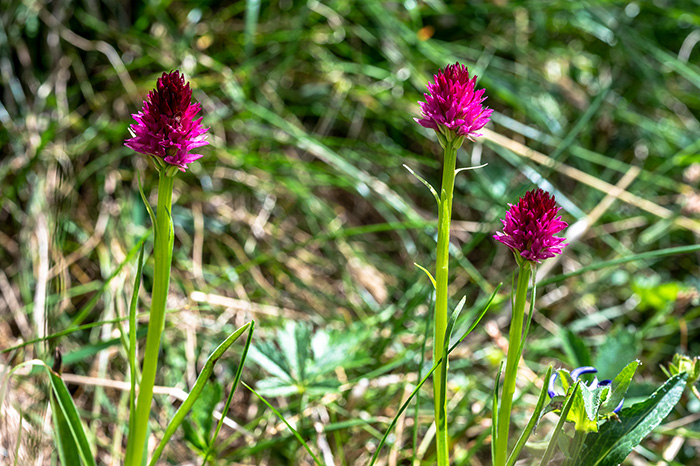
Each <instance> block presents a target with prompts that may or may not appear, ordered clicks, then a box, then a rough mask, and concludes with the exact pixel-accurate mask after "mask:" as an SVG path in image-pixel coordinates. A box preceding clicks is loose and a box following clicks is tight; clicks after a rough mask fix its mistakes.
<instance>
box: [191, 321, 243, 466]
mask: <svg viewBox="0 0 700 466" xmlns="http://www.w3.org/2000/svg"><path fill="white" fill-rule="evenodd" d="M254 330H255V321H254V320H251V321H250V329H249V330H248V338H246V341H245V346H244V347H243V353H242V354H241V360H240V361H239V362H238V367H237V368H236V376H235V377H234V379H233V385H232V386H231V391H230V392H229V394H228V398H227V399H226V404H225V405H224V409H223V411H221V418H220V419H219V422H218V423H217V424H216V429H215V430H214V435H212V437H211V440H210V441H209V449H208V450H207V453H206V454H205V455H204V461H202V464H203V465H205V464H207V460H208V459H209V456H210V455H211V454H212V452H213V451H214V444H215V443H216V438H217V437H218V436H219V432H220V431H221V427H222V426H223V425H224V416H226V414H227V413H228V410H229V408H230V406H231V401H232V400H233V394H234V393H235V391H236V388H237V387H238V383H239V382H240V381H241V374H242V373H243V364H245V360H246V358H247V357H248V349H249V348H250V343H251V342H252V341H253V331H254Z"/></svg>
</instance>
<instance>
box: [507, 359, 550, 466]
mask: <svg viewBox="0 0 700 466" xmlns="http://www.w3.org/2000/svg"><path fill="white" fill-rule="evenodd" d="M551 376H552V366H551V365H550V366H549V368H547V373H546V374H545V376H544V384H543V385H542V390H541V391H540V397H539V398H538V399H537V404H535V411H533V413H532V417H530V421H529V422H528V423H527V426H525V429H524V430H523V433H522V434H520V437H519V438H518V442H517V443H516V444H515V448H513V451H512V452H511V453H510V456H509V457H508V461H507V462H506V466H513V465H514V464H515V462H516V461H517V460H518V455H519V454H520V451H521V450H522V449H523V447H524V446H525V443H527V439H528V438H530V434H532V431H533V430H534V429H535V426H536V425H537V421H538V420H539V418H540V414H541V413H542V409H543V408H544V401H545V398H546V395H547V383H548V382H549V378H550V377H551Z"/></svg>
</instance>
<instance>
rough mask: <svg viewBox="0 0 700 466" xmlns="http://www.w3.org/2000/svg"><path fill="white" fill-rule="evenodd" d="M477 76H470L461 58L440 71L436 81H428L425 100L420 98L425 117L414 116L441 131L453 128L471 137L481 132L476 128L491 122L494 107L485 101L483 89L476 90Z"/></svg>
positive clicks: (435, 78) (421, 123)
mask: <svg viewBox="0 0 700 466" xmlns="http://www.w3.org/2000/svg"><path fill="white" fill-rule="evenodd" d="M476 78H477V77H476V76H474V77H472V78H471V79H470V78H469V71H468V70H467V67H466V66H464V65H460V64H459V62H458V63H455V64H454V65H449V66H447V67H446V68H445V69H444V70H440V71H438V74H436V75H434V76H433V79H434V81H435V82H434V83H428V86H427V87H428V94H424V96H425V102H418V104H419V105H420V107H421V110H422V112H423V118H420V119H419V118H414V120H416V122H418V123H419V124H420V125H421V126H423V127H425V128H429V129H434V130H435V131H437V132H438V133H440V132H452V133H453V134H455V135H457V136H463V137H466V138H467V139H469V140H471V141H473V140H474V138H476V137H477V136H481V135H480V134H479V133H477V131H479V130H480V129H481V128H483V127H484V125H486V123H488V122H489V120H490V117H491V113H492V112H493V110H491V109H490V108H488V107H484V106H483V105H482V103H483V102H484V100H486V97H484V89H480V90H478V91H475V90H474V89H475V86H476Z"/></svg>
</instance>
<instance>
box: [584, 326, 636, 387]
mask: <svg viewBox="0 0 700 466" xmlns="http://www.w3.org/2000/svg"><path fill="white" fill-rule="evenodd" d="M639 350H640V345H639V334H637V333H635V332H631V331H630V330H628V329H625V328H618V329H616V330H613V331H612V332H610V333H608V334H606V335H605V340H604V341H603V344H601V345H600V346H599V347H598V349H597V351H596V357H595V364H593V366H594V367H595V368H596V369H598V374H597V375H598V377H600V379H612V378H613V377H615V375H616V374H618V373H620V371H622V369H623V368H624V367H625V366H627V365H628V364H629V363H628V361H635V360H636V359H637V355H638V354H639Z"/></svg>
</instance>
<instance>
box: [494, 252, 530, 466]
mask: <svg viewBox="0 0 700 466" xmlns="http://www.w3.org/2000/svg"><path fill="white" fill-rule="evenodd" d="M519 262H520V269H519V270H518V285H517V288H516V291H515V303H514V304H513V316H512V318H511V321H510V333H509V334H508V356H507V358H506V373H505V376H504V378H503V392H502V396H501V405H500V407H499V408H498V437H497V443H496V458H495V459H494V462H493V464H494V466H504V465H505V464H506V459H507V456H508V431H509V428H510V410H511V407H512V404H513V393H514V392H515V377H516V375H517V373H518V363H519V362H520V356H521V353H520V349H521V340H522V336H523V321H524V320H525V305H526V304H527V289H528V285H529V284H530V278H531V276H532V266H531V264H530V262H529V261H527V260H521V261H519ZM533 299H534V297H533ZM492 441H493V440H492Z"/></svg>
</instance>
